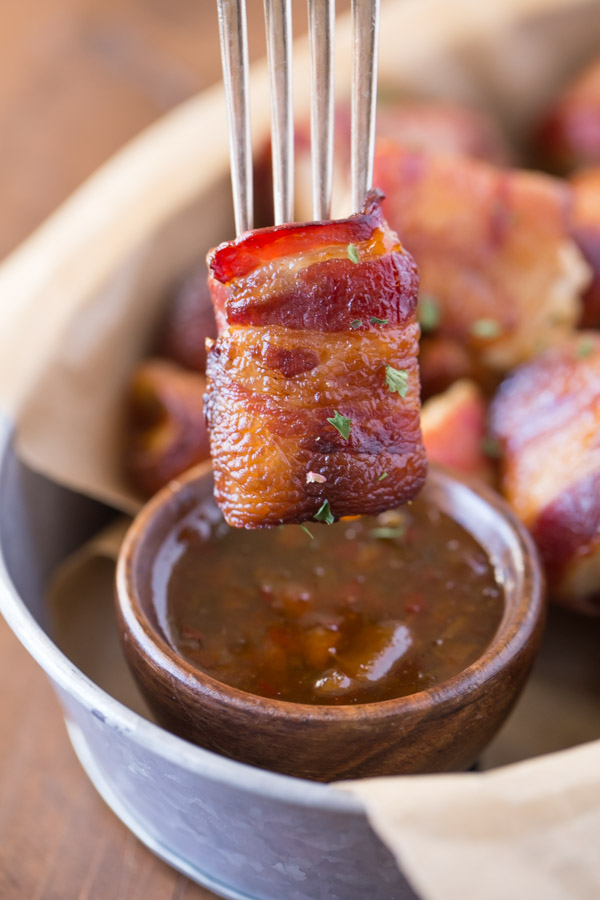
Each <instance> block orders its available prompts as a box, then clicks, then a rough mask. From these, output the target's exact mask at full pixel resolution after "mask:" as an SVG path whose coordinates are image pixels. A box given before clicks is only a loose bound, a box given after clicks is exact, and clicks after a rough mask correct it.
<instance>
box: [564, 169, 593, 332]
mask: <svg viewBox="0 0 600 900" xmlns="http://www.w3.org/2000/svg"><path fill="white" fill-rule="evenodd" d="M570 184H571V188H572V190H573V206H572V209H571V234H572V236H573V239H574V240H575V243H576V244H577V246H578V247H579V249H580V250H581V252H582V253H583V255H584V257H585V260H586V262H587V264H588V265H589V267H590V269H591V272H592V276H593V277H592V280H591V282H590V284H589V287H588V288H587V290H586V292H585V293H584V295H583V297H582V304H583V308H582V314H581V319H580V322H579V325H580V327H581V328H598V327H600V166H592V167H591V168H590V169H583V170H581V171H580V172H577V174H576V175H574V176H573V177H572V178H571V179H570Z"/></svg>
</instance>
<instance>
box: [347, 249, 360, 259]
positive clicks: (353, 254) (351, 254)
mask: <svg viewBox="0 0 600 900" xmlns="http://www.w3.org/2000/svg"><path fill="white" fill-rule="evenodd" d="M347 253H348V259H349V260H350V261H351V262H353V263H356V264H358V263H359V262H360V257H359V255H358V247H357V246H356V244H348V248H347Z"/></svg>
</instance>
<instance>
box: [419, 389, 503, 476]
mask: <svg viewBox="0 0 600 900" xmlns="http://www.w3.org/2000/svg"><path fill="white" fill-rule="evenodd" d="M421 431H422V432H423V443H424V444H425V450H426V451H427V459H428V460H429V462H436V463H439V464H440V465H442V466H446V467H447V468H449V469H453V470H454V471H455V472H460V473H461V474H463V475H469V476H471V477H473V478H479V479H481V480H482V481H486V482H488V483H491V482H492V481H493V480H494V468H493V466H492V464H491V461H490V455H489V452H488V453H486V447H487V442H486V434H487V404H486V402H485V398H484V396H483V394H482V392H481V391H480V389H479V388H478V387H477V385H476V384H475V383H474V382H473V381H469V380H468V379H466V378H464V379H461V380H460V381H457V382H456V383H455V384H453V385H452V387H450V388H448V390H447V391H445V392H444V393H443V394H438V395H437V396H436V397H431V399H430V400H428V401H427V402H426V403H425V404H424V405H423V409H422V412H421Z"/></svg>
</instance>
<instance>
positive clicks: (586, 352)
mask: <svg viewBox="0 0 600 900" xmlns="http://www.w3.org/2000/svg"><path fill="white" fill-rule="evenodd" d="M593 352H594V342H593V341H591V340H590V339H589V338H585V339H584V340H583V341H581V342H580V344H579V346H578V347H577V359H586V358H587V357H588V356H590V355H591V354H592V353H593Z"/></svg>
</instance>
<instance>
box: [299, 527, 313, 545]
mask: <svg viewBox="0 0 600 900" xmlns="http://www.w3.org/2000/svg"><path fill="white" fill-rule="evenodd" d="M300 528H301V529H302V531H304V533H305V534H307V535H308V536H309V538H310V539H311V541H314V539H315V536H314V534H311V533H310V531H309V530H308V528H307V527H306V525H301V526H300Z"/></svg>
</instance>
